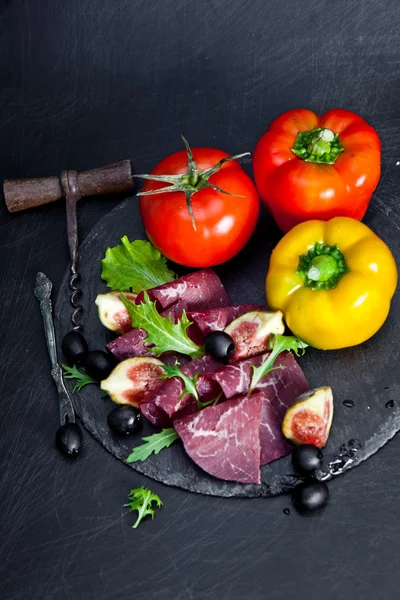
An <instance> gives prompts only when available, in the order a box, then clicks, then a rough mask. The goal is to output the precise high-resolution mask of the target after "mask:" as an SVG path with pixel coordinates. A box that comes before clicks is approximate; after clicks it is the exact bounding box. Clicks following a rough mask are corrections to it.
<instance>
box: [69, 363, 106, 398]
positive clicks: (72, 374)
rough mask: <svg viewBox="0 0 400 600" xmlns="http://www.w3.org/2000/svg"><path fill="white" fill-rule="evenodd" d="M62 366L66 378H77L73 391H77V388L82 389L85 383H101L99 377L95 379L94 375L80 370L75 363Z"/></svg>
mask: <svg viewBox="0 0 400 600" xmlns="http://www.w3.org/2000/svg"><path fill="white" fill-rule="evenodd" d="M62 367H63V369H64V378H65V379H75V380H76V382H75V385H74V387H73V388H72V392H75V390H80V389H81V388H83V386H84V385H88V384H89V383H99V381H98V380H97V379H93V377H90V375H88V374H87V373H82V371H79V370H78V368H77V366H76V365H74V366H73V367H68V365H63V366H62Z"/></svg>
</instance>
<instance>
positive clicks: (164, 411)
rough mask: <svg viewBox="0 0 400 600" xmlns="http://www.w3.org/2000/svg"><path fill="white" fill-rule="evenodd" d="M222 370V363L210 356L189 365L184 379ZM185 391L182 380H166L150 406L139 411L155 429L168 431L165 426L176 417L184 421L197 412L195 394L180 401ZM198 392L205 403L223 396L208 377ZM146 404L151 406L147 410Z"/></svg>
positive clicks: (182, 369) (185, 366)
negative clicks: (156, 427)
mask: <svg viewBox="0 0 400 600" xmlns="http://www.w3.org/2000/svg"><path fill="white" fill-rule="evenodd" d="M220 366H221V363H220V362H219V361H218V360H216V359H215V358H213V357H212V356H209V355H208V354H207V355H206V356H203V357H201V358H196V359H195V360H192V361H191V362H189V363H187V364H186V365H184V366H183V367H182V368H181V371H182V373H183V374H184V375H187V376H188V377H191V378H192V377H194V375H195V374H196V373H205V374H210V373H211V372H212V371H214V370H215V369H218V368H219V367H220ZM183 390H184V385H183V381H182V379H181V378H180V377H171V378H170V379H165V380H164V381H163V382H162V383H161V385H160V386H159V387H158V389H157V390H156V391H155V393H154V394H153V395H152V397H151V399H150V400H149V402H148V403H141V405H140V410H141V411H142V414H143V415H144V416H145V417H146V418H147V419H148V420H149V421H150V422H151V423H153V425H158V426H159V427H165V423H170V422H171V420H172V419H174V418H176V417H177V416H179V417H181V416H183V415H184V414H185V415H186V414H191V413H193V412H195V411H196V410H197V406H196V401H195V398H194V397H193V396H192V394H186V395H185V396H183V397H182V398H181V397H180V396H181V394H182V392H183ZM197 391H198V393H199V397H200V400H201V401H202V402H207V401H209V400H213V399H214V398H216V397H217V396H218V394H221V390H220V388H219V386H218V384H216V382H214V381H212V380H211V379H210V378H209V377H205V378H204V380H203V381H202V382H201V384H200V385H198V386H197ZM147 404H151V405H152V406H147Z"/></svg>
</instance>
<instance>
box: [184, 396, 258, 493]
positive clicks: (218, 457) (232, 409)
mask: <svg viewBox="0 0 400 600" xmlns="http://www.w3.org/2000/svg"><path fill="white" fill-rule="evenodd" d="M261 408H262V400H261V397H260V395H259V394H254V395H253V396H249V397H246V396H245V397H240V398H232V399H231V400H227V401H226V402H223V403H222V404H218V405H217V406H209V407H207V408H205V409H203V410H202V411H200V412H198V413H196V414H192V415H188V416H186V417H184V418H182V419H179V420H176V421H175V422H174V427H175V430H176V432H177V434H178V435H179V437H180V438H181V439H182V442H183V445H184V448H185V450H186V452H187V454H188V455H189V456H190V458H191V459H192V460H193V461H194V462H195V463H196V464H197V465H198V466H199V467H201V468H202V469H203V470H204V471H206V472H207V473H209V474H210V475H213V476H214V477H218V478H219V479H225V480H228V481H238V482H240V483H260V420H261Z"/></svg>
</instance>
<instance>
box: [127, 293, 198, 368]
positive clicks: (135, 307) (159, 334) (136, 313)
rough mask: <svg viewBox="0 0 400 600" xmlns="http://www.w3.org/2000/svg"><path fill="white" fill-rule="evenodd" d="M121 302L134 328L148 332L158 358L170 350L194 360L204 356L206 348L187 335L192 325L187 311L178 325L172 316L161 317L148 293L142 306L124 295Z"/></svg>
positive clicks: (149, 340)
mask: <svg viewBox="0 0 400 600" xmlns="http://www.w3.org/2000/svg"><path fill="white" fill-rule="evenodd" d="M121 300H122V302H123V304H124V306H125V308H126V309H127V310H128V312H129V316H130V318H131V321H132V327H140V328H142V329H144V330H145V331H146V332H147V338H146V342H150V344H154V347H152V348H151V350H152V352H154V353H155V354H157V356H160V354H162V353H163V352H166V351H168V350H174V351H175V352H180V353H181V354H187V355H188V356H191V357H192V358H199V357H200V356H204V354H205V350H204V348H203V347H201V346H198V345H197V344H195V343H194V342H192V340H191V339H190V338H189V336H188V334H187V328H188V327H189V325H191V324H192V323H191V321H189V319H188V318H187V315H186V312H185V311H183V312H182V316H181V317H180V318H179V319H178V321H177V323H173V322H172V320H171V316H170V315H168V317H162V316H161V315H160V313H159V312H158V311H157V308H156V303H155V302H152V301H151V300H150V298H149V295H148V294H147V292H145V293H144V302H142V303H141V304H134V303H133V302H132V301H131V300H128V298H127V297H126V296H125V294H123V293H121Z"/></svg>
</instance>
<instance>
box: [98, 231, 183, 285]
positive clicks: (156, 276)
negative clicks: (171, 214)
mask: <svg viewBox="0 0 400 600" xmlns="http://www.w3.org/2000/svg"><path fill="white" fill-rule="evenodd" d="M121 242H122V243H121V244H119V245H118V246H114V248H107V250H106V254H105V257H104V258H103V260H102V261H101V265H102V271H101V278H102V279H104V281H105V282H106V284H107V286H108V287H109V288H111V289H112V290H118V291H119V290H126V291H130V290H132V292H136V293H139V292H141V291H142V290H147V289H149V288H152V287H156V286H158V285H162V284H163V283H169V282H170V281H173V280H174V279H175V278H176V277H177V275H176V273H174V272H173V271H170V270H169V269H168V267H167V259H166V258H165V256H163V255H162V254H161V253H160V252H159V251H158V250H157V248H155V247H154V246H153V245H152V244H151V243H150V242H146V241H144V240H135V241H134V242H130V241H129V239H128V236H126V235H124V237H123V238H121Z"/></svg>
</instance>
